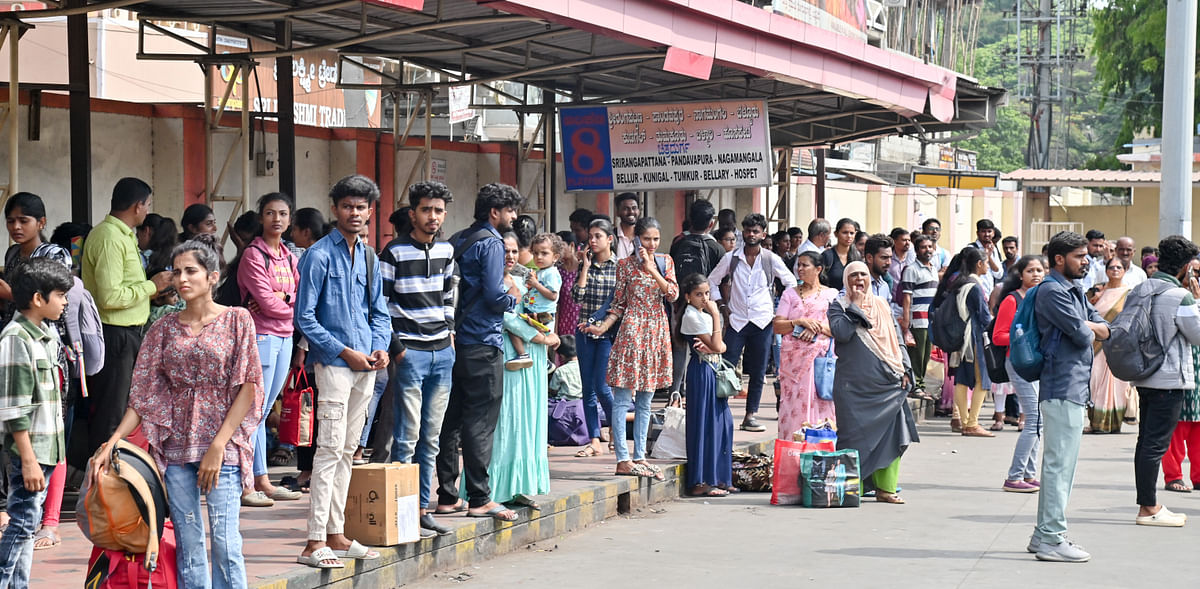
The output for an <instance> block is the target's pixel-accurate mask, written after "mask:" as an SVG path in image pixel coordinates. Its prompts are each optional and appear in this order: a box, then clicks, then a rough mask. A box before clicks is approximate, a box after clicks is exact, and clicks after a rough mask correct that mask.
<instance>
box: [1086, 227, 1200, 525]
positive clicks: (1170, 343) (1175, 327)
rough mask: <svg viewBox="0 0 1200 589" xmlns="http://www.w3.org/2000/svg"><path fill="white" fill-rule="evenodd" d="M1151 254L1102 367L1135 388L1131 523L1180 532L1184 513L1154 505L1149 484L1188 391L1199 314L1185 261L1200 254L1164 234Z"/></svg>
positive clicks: (1192, 273) (1192, 274)
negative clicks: (1148, 271) (1147, 272)
mask: <svg viewBox="0 0 1200 589" xmlns="http://www.w3.org/2000/svg"><path fill="white" fill-rule="evenodd" d="M1158 249H1159V256H1158V272H1155V273H1154V274H1153V275H1151V276H1150V278H1149V279H1148V280H1146V281H1145V282H1143V283H1141V284H1139V285H1138V286H1136V287H1134V289H1133V290H1132V291H1130V293H1129V295H1128V298H1127V299H1126V302H1125V309H1124V311H1122V312H1121V314H1120V315H1118V316H1117V318H1116V319H1115V320H1114V321H1113V326H1112V336H1113V338H1112V340H1111V341H1110V342H1107V343H1106V345H1105V352H1106V355H1107V352H1108V350H1110V349H1111V350H1113V354H1116V357H1113V358H1112V359H1111V360H1110V361H1109V364H1110V367H1111V368H1112V369H1113V374H1114V375H1116V374H1117V373H1118V372H1126V371H1128V373H1127V374H1124V375H1123V376H1125V377H1126V378H1128V379H1129V381H1130V384H1132V385H1133V386H1135V387H1137V388H1138V394H1139V396H1140V398H1141V402H1140V405H1141V406H1140V408H1139V409H1140V410H1139V415H1140V416H1141V427H1139V428H1138V441H1137V449H1136V450H1135V451H1134V454H1133V473H1134V479H1135V480H1136V482H1137V503H1138V506H1139V509H1138V514H1137V518H1136V519H1135V520H1134V522H1135V523H1136V524H1138V525H1141V526H1165V527H1180V526H1182V525H1183V524H1184V523H1186V522H1187V515H1186V514H1182V513H1174V512H1172V511H1170V510H1168V509H1167V508H1166V507H1164V506H1162V505H1160V504H1159V503H1158V497H1157V496H1156V493H1155V485H1156V484H1158V469H1159V467H1160V466H1161V465H1162V457H1163V454H1165V453H1166V451H1167V447H1168V446H1169V445H1170V443H1171V434H1172V433H1174V431H1175V424H1176V423H1177V422H1178V421H1179V412H1180V411H1181V410H1182V409H1183V395H1184V391H1187V390H1191V389H1194V388H1195V386H1196V378H1195V371H1194V369H1193V365H1192V346H1200V312H1198V311H1197V308H1196V299H1197V298H1200V283H1197V279H1196V274H1197V270H1196V265H1195V264H1193V260H1194V259H1195V258H1196V254H1198V253H1200V248H1197V247H1196V244H1194V243H1192V242H1191V241H1188V239H1187V238H1185V237H1182V236H1179V235H1172V236H1170V237H1167V238H1166V239H1163V240H1162V241H1160V242H1159V243H1158ZM1121 364H1125V365H1126V366H1121ZM1122 368H1125V369H1126V370H1122ZM1130 368H1132V369H1133V370H1129V369H1130ZM1138 369H1140V370H1138ZM1135 371H1139V372H1141V374H1134V372H1135ZM1118 378H1120V377H1118ZM1167 482H1168V484H1169V483H1170V482H1171V481H1167Z"/></svg>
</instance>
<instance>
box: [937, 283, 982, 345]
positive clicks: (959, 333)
mask: <svg viewBox="0 0 1200 589" xmlns="http://www.w3.org/2000/svg"><path fill="white" fill-rule="evenodd" d="M972 286H974V285H972V284H965V285H963V286H961V287H959V288H971V287H972ZM966 334H967V322H966V321H965V320H964V319H963V318H962V316H961V315H959V314H958V292H957V291H956V292H954V293H947V294H946V296H944V297H942V303H941V304H940V305H938V306H937V308H935V309H933V310H931V312H930V315H929V339H930V341H932V342H933V345H935V346H937V347H939V348H941V349H942V351H943V352H946V353H947V354H949V353H952V352H957V351H959V350H961V349H962V348H963V340H964V339H965V338H966Z"/></svg>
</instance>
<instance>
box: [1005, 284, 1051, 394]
mask: <svg viewBox="0 0 1200 589" xmlns="http://www.w3.org/2000/svg"><path fill="white" fill-rule="evenodd" d="M1040 286H1041V285H1040V284H1039V285H1038V286H1035V287H1033V288H1031V289H1029V292H1027V293H1025V298H1024V299H1023V300H1022V301H1021V304H1020V305H1019V306H1018V307H1017V314H1016V315H1014V316H1013V321H1012V330H1011V332H1010V333H1011V335H1010V337H1009V343H1008V361H1009V362H1011V363H1012V366H1013V370H1016V371H1017V374H1019V375H1021V378H1023V379H1025V380H1027V381H1029V382H1033V381H1036V380H1038V379H1040V378H1041V377H1042V365H1043V364H1044V363H1045V357H1044V356H1043V355H1042V334H1041V332H1040V331H1039V330H1038V320H1037V313H1035V312H1034V305H1035V304H1036V301H1037V291H1038V287H1040Z"/></svg>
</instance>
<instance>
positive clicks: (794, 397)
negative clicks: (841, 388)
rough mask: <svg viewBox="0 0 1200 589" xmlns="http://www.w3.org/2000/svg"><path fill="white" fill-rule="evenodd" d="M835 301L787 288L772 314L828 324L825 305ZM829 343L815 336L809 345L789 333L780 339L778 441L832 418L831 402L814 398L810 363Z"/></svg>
mask: <svg viewBox="0 0 1200 589" xmlns="http://www.w3.org/2000/svg"><path fill="white" fill-rule="evenodd" d="M835 298H837V291H836V290H834V289H832V288H822V289H820V290H818V291H817V292H815V293H813V294H810V295H808V296H807V297H801V296H800V295H799V293H797V292H796V289H795V288H789V289H787V290H785V291H784V292H783V296H781V297H779V309H778V310H777V311H776V312H775V314H776V315H777V316H779V317H783V318H784V319H812V320H815V321H821V322H825V321H828V312H829V303H831V302H832V301H833V300H834V299H835ZM831 342H832V340H831V339H830V338H829V337H827V336H824V335H818V336H817V339H815V340H813V341H812V342H805V341H802V340H800V338H797V337H793V336H792V334H790V333H789V334H785V335H784V336H783V343H782V344H781V346H780V350H779V438H778V439H780V440H790V439H792V432H795V431H796V430H799V429H800V428H801V427H803V426H804V424H805V423H806V422H807V423H813V424H815V423H818V422H820V421H821V420H823V419H836V417H837V416H836V411H835V410H834V406H833V401H822V400H821V399H819V398H817V389H816V386H815V385H814V383H813V361H814V360H816V359H817V357H818V356H824V355H825V353H826V352H828V351H829V344H830V343H831Z"/></svg>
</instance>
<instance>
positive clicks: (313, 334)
mask: <svg viewBox="0 0 1200 589" xmlns="http://www.w3.org/2000/svg"><path fill="white" fill-rule="evenodd" d="M329 198H330V199H331V200H332V201H333V216H334V219H335V220H336V225H337V228H336V229H335V230H334V231H331V232H330V233H329V235H326V236H325V237H323V238H321V239H320V241H317V242H316V243H315V244H313V246H312V247H311V248H309V249H308V251H306V252H305V253H304V257H302V258H301V259H300V267H299V270H300V285H299V288H298V289H297V294H296V327H297V328H298V329H299V330H300V332H301V333H302V334H303V335H304V337H305V338H306V339H307V340H308V344H309V353H310V354H312V356H313V361H314V363H315V372H316V377H317V389H318V390H319V391H321V393H320V397H319V398H318V399H317V420H318V421H319V427H318V432H319V433H318V435H317V439H316V447H317V450H316V454H315V455H314V457H313V471H312V487H311V488H312V500H311V501H312V502H311V505H310V510H309V516H308V545H307V546H305V548H304V552H303V553H301V555H300V558H299V559H298V561H299V562H300V563H301V564H307V565H309V566H313V567H317V568H340V567H342V566H343V565H342V563H341V561H340V560H338V559H339V557H340V558H378V557H379V553H378V552H375V551H373V550H367V549H366V548H364V547H363V546H361V545H359V544H358V543H357V542H351V541H350V540H349V539H347V538H346V536H345V535H344V534H343V530H344V526H345V511H346V494H347V493H348V492H349V487H350V467H351V461H352V458H353V456H354V451H355V450H356V449H358V438H359V435H360V434H361V433H362V428H363V424H364V423H365V422H366V418H367V405H368V403H369V402H370V400H371V394H372V392H373V391H374V388H375V371H377V370H381V369H383V368H386V367H387V365H388V354H387V349H388V343H389V342H390V340H391V333H392V325H391V319H390V317H389V316H388V310H387V303H386V300H385V299H384V296H383V280H382V278H381V277H380V275H379V260H378V259H377V258H376V256H375V253H374V252H373V251H371V248H370V246H368V245H367V244H365V243H363V242H362V241H361V240H360V239H359V233H360V232H361V230H362V228H363V226H364V225H366V223H367V221H368V220H369V219H370V218H371V205H373V204H374V203H375V201H376V200H378V199H379V187H378V186H376V185H375V183H374V182H372V181H371V180H370V179H369V178H367V177H365V176H360V175H357V174H356V175H352V176H347V177H345V178H342V179H341V180H339V181H338V182H337V184H334V185H333V188H331V189H330V190H329ZM330 549H332V550H330Z"/></svg>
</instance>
